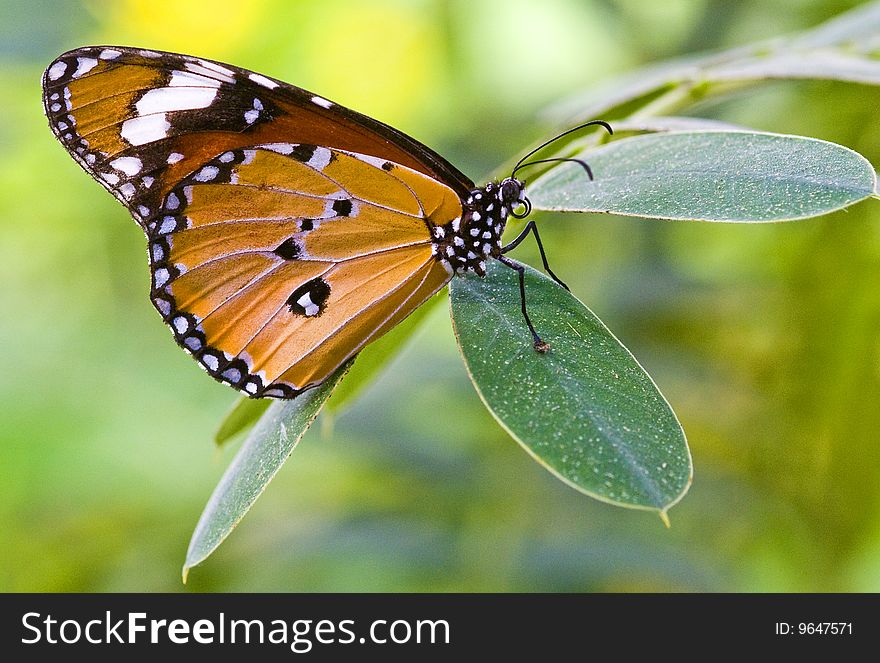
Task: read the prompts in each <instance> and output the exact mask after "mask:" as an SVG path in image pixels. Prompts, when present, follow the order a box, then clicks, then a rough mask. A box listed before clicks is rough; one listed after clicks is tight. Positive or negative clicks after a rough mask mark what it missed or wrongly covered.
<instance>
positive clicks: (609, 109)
mask: <svg viewBox="0 0 880 663" xmlns="http://www.w3.org/2000/svg"><path fill="white" fill-rule="evenodd" d="M878 31H880V3H876V2H875V3H871V4H869V5H865V6H862V7H857V8H856V9H853V10H852V11H849V12H846V13H844V14H841V15H839V16H836V17H834V18H832V19H831V20H829V21H826V22H825V23H822V24H820V25H818V26H817V27H815V28H813V29H811V30H807V31H805V32H802V33H799V34H796V35H793V36H790V37H782V38H776V39H771V40H767V41H762V42H757V43H754V44H749V45H746V46H738V47H736V48H733V49H729V50H726V51H720V52H714V53H696V54H693V55H687V56H684V57H680V58H675V59H672V60H667V61H665V62H660V63H656V64H651V65H649V66H646V67H643V68H641V69H639V70H636V71H634V72H627V73H625V74H623V75H621V76H617V77H614V78H612V79H610V80H605V81H601V82H600V83H599V84H598V85H595V86H593V87H591V88H589V89H587V90H583V91H580V92H577V93H575V94H573V95H572V96H571V97H569V98H568V99H565V100H563V101H561V102H557V103H555V104H553V105H552V106H551V107H549V108H547V109H546V111H545V112H544V115H545V117H547V118H548V119H549V120H551V121H554V122H560V123H565V124H576V123H577V122H579V121H583V120H590V119H594V118H602V119H606V120H609V119H616V118H619V117H626V116H627V115H630V114H631V113H633V112H634V111H636V110H637V109H638V107H653V106H655V105H657V106H659V110H660V111H661V113H662V114H667V115H668V114H670V113H674V112H677V111H679V110H680V109H681V108H685V107H687V106H688V105H690V104H691V103H692V102H693V101H696V100H698V99H700V98H701V97H703V96H705V95H707V94H718V93H725V92H729V91H731V89H736V88H738V87H741V86H742V85H743V84H748V83H751V82H754V81H756V80H765V79H785V78H793V79H804V78H806V79H816V80H840V81H851V82H858V83H867V84H872V85H877V84H880V77H878V74H880V72H878V68H880V63H878V62H877V60H876V58H872V57H870V56H872V55H873V54H874V53H876V50H877V33H878ZM817 49H822V50H821V51H817ZM863 56H864V57H863ZM731 84H734V85H733V86H731ZM667 95H668V97H669V98H668V99H667Z"/></svg>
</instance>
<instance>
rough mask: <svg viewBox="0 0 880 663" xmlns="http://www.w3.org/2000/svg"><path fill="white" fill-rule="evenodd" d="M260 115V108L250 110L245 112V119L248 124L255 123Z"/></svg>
mask: <svg viewBox="0 0 880 663" xmlns="http://www.w3.org/2000/svg"><path fill="white" fill-rule="evenodd" d="M258 117H260V111H258V110H249V111H247V112H246V113H245V114H244V121H245V122H247V123H248V124H253V123H254V122H256V121H257V118H258Z"/></svg>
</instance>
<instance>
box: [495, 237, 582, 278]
mask: <svg viewBox="0 0 880 663" xmlns="http://www.w3.org/2000/svg"><path fill="white" fill-rule="evenodd" d="M529 233H533V234H534V235H535V241H536V242H537V243H538V251H540V253H541V262H543V263H544V269H545V270H546V271H547V273H548V274H549V275H550V278H552V279H553V280H554V281H556V282H557V283H558V284H559V285H561V286H562V287H563V288H565V289H566V290H568V291H569V292H571V288H569V287H568V286H567V285H565V283H563V282H562V280H561V279H560V278H559V277H558V276H556V274H554V273H553V270H552V269H550V265H549V264H547V255H546V254H545V253H544V245H543V244H542V243H541V236H540V235H539V234H538V226H537V225H536V224H535V222H534V221H529V222H528V223H527V224H526V227H525V228H523V231H522V232H521V233H520V234H519V235H518V236H517V237H516V239H514V240H513V241H512V242H510V243H509V244H505V245H504V246H502V247H501V253H507V252H509V251H512V250H513V249H515V248H516V247H518V246H519V245H520V244H522V241H523V240H524V239H525V238H526V236H528V234H529Z"/></svg>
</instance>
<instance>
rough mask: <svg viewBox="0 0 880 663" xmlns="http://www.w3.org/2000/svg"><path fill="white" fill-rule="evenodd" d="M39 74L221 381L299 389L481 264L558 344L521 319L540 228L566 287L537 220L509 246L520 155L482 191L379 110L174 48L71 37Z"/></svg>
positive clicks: (71, 148) (266, 389)
mask: <svg viewBox="0 0 880 663" xmlns="http://www.w3.org/2000/svg"><path fill="white" fill-rule="evenodd" d="M42 84H43V103H44V107H45V112H46V115H47V117H48V118H49V125H50V127H51V129H52V131H53V132H54V134H55V136H56V137H57V138H58V140H59V141H60V142H61V144H62V145H63V146H64V147H65V149H66V150H67V151H68V153H69V154H70V155H71V156H72V157H73V158H74V160H75V161H76V162H77V163H78V164H79V165H80V166H82V167H83V168H84V169H85V170H86V171H87V172H88V173H89V174H90V175H91V176H92V177H94V178H95V179H96V180H97V181H98V182H99V183H100V184H101V185H102V186H104V187H105V188H106V189H107V190H108V191H110V193H112V194H113V195H114V196H115V197H116V198H117V199H118V200H119V201H120V202H121V203H122V204H123V205H125V207H126V208H127V209H128V211H129V212H130V213H131V215H132V216H133V218H134V220H135V221H136V222H137V223H138V224H139V225H140V226H141V228H142V229H143V231H144V233H145V234H146V237H147V242H148V256H149V264H150V274H151V282H150V299H151V301H152V303H153V305H154V306H155V308H156V309H157V310H158V311H159V313H160V314H161V316H162V318H163V320H164V321H165V323H166V324H167V325H168V326H169V328H170V329H171V332H172V333H173V335H174V338H175V340H176V341H177V343H178V344H179V345H180V346H181V347H182V348H183V349H184V350H186V351H187V352H188V353H189V354H191V355H192V356H193V357H194V358H195V359H196V361H197V362H198V363H199V364H200V365H201V366H202V368H204V369H205V370H206V371H207V372H208V374H210V375H211V376H212V377H214V378H215V379H217V380H219V381H221V382H223V383H226V384H228V385H231V386H232V387H234V388H236V389H238V390H239V391H241V392H243V393H244V394H246V395H248V396H251V397H255V398H260V397H268V398H293V397H295V396H296V395H297V394H299V393H301V392H302V391H304V390H306V389H309V388H312V387H315V386H317V385H320V384H321V383H322V382H324V381H325V380H326V379H327V378H329V377H330V376H331V375H332V374H333V373H334V372H335V371H336V370H337V369H338V368H339V367H340V366H341V365H343V364H344V363H345V362H346V361H347V360H349V359H350V358H351V357H353V356H354V355H356V354H357V353H358V352H359V351H360V350H361V349H362V348H363V347H364V346H365V345H367V344H368V343H370V342H371V341H373V340H375V339H377V338H379V337H380V336H382V334H384V333H385V332H387V331H388V330H389V329H391V328H392V327H394V326H395V325H396V324H398V323H399V322H400V321H401V320H403V319H404V318H405V317H406V316H408V315H409V314H410V313H412V312H413V311H414V310H415V309H416V308H417V307H418V306H420V305H421V304H423V303H424V302H425V301H427V300H428V299H429V298H430V297H431V296H432V295H433V294H434V293H436V292H437V291H438V290H440V289H441V288H442V287H443V286H445V285H446V284H447V283H448V282H449V280H450V279H451V278H453V276H455V275H457V274H463V273H467V272H473V273H476V274H478V275H480V276H484V275H485V274H486V261H487V260H489V259H497V260H500V261H501V262H503V263H504V264H505V265H507V266H509V267H512V268H513V269H516V270H517V271H518V272H519V274H520V293H521V295H522V312H523V315H524V317H525V321H526V323H527V326H528V328H529V330H530V332H531V335H532V339H533V343H534V346H535V348H536V349H537V350H539V351H546V350H547V349H548V346H547V344H546V343H544V341H543V340H542V339H541V338H540V337H539V335H538V334H537V332H536V331H535V328H534V326H533V325H532V322H531V320H530V319H529V317H528V313H527V310H526V306H525V287H524V281H523V270H524V268H523V266H522V265H520V264H519V263H517V262H515V261H513V260H510V259H509V258H507V257H506V256H505V255H504V254H505V253H507V252H508V251H509V250H511V249H512V248H514V247H516V246H517V245H518V244H519V243H520V242H522V240H523V239H524V238H525V237H526V235H527V234H528V232H533V233H534V235H535V238H536V240H537V242H538V245H539V247H540V249H541V256H542V260H543V262H544V266H545V268H546V269H547V271H548V273H549V274H550V275H551V276H552V277H553V278H554V279H556V280H557V281H558V282H559V283H560V284H562V282H561V281H559V280H558V279H557V278H556V276H555V275H554V274H553V273H552V271H550V269H549V266H548V265H547V260H546V257H545V256H544V252H543V247H541V242H540V237H539V236H538V233H537V227H536V226H535V225H534V223H533V222H530V223H529V225H528V226H527V227H526V229H525V230H524V231H523V232H522V234H521V235H520V236H519V237H517V238H516V239H515V240H514V241H513V242H510V244H508V245H506V246H503V245H502V243H501V236H502V233H503V232H504V229H505V226H506V222H507V219H508V217H509V216H511V215H512V216H515V217H517V218H523V217H525V216H526V215H527V214H528V212H529V211H530V210H531V205H530V203H529V202H528V198H527V197H526V196H525V185H524V183H523V181H521V180H519V179H517V178H516V177H515V175H516V171H517V169H518V168H520V167H525V166H526V165H531V164H524V163H523V161H524V159H525V158H524V159H523V160H520V162H519V163H518V164H517V167H516V168H514V171H513V172H512V173H511V176H510V177H508V178H506V179H504V180H502V181H501V182H490V183H488V184H486V185H485V186H483V187H477V186H476V185H475V184H474V183H473V182H472V181H471V180H470V179H469V178H468V177H467V176H466V175H464V174H463V173H461V172H460V171H459V170H458V169H456V168H455V167H454V166H453V165H451V164H450V163H449V162H448V161H447V160H446V159H444V158H443V157H442V156H440V155H439V154H437V153H436V152H434V151H432V150H431V149H429V148H428V147H426V146H425V145H423V144H421V143H420V142H418V141H416V140H415V139H413V138H410V137H409V136H407V135H405V134H404V133H402V132H400V131H398V130H396V129H394V128H392V127H390V126H388V125H386V124H383V123H381V122H378V121H377V120H374V119H371V118H369V117H367V116H365V115H362V114H360V113H357V112H355V111H352V110H349V109H347V108H344V107H343V106H340V105H339V104H336V103H334V102H332V101H330V100H328V99H325V98H324V97H320V96H318V95H315V94H313V93H311V92H307V91H306V90H303V89H301V88H298V87H295V86H293V85H289V84H287V83H284V82H282V81H279V80H276V79H273V78H269V77H267V76H263V75H262V74H258V73H255V72H252V71H248V70H245V69H241V68H239V67H234V66H231V65H227V64H221V63H219V62H214V61H211V60H206V59H202V58H196V57H190V56H186V55H179V54H174V53H166V52H159V51H152V50H146V49H138V48H128V47H120V46H89V47H84V48H78V49H75V50H72V51H69V52H67V53H64V54H63V55H61V56H60V57H58V58H57V59H56V60H55V61H54V62H52V64H51V65H49V67H48V68H47V69H46V71H45V73H44V75H43V81H42ZM587 124H601V125H603V126H604V127H605V128H606V129H607V130H608V131H610V130H611V128H610V127H609V126H608V125H607V124H606V123H604V122H601V121H594V122H592V123H587ZM582 126H587V125H582ZM579 128H581V127H576V128H575V129H579ZM571 131H574V129H572V130H569V131H568V132H564V133H563V134H560V136H562V135H565V134H567V133H570V132H571ZM557 138H558V137H557ZM554 140H555V139H554ZM549 142H550V141H548V143H549ZM545 145H546V143H545ZM536 151H537V149H536V150H533V151H532V152H530V153H529V155H527V157H528V156H531V155H532V154H534V153H535V152H536ZM567 160H570V159H567ZM541 161H547V160H541ZM575 161H578V163H580V164H581V165H582V166H584V167H585V169H586V171H587V173H588V174H589V175H590V178H592V173H591V172H590V170H589V166H587V165H586V164H585V163H583V162H582V161H579V160H575ZM531 163H539V161H534V162H531ZM562 285H564V284H562Z"/></svg>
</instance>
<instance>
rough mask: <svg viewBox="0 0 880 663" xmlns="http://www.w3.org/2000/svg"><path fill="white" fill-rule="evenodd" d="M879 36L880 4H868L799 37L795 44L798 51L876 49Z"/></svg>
mask: <svg viewBox="0 0 880 663" xmlns="http://www.w3.org/2000/svg"><path fill="white" fill-rule="evenodd" d="M878 34H880V2H869V3H866V4H863V5H860V6H858V7H855V8H854V9H851V10H850V11H848V12H844V13H843V14H840V15H838V16H835V17H834V18H831V19H829V20H827V21H825V22H824V23H822V24H820V25H818V26H816V27H815V28H813V29H811V30H807V31H806V32H803V33H801V34H800V35H796V36H795V37H794V38H793V39H792V44H793V45H794V46H796V47H799V48H828V47H830V46H841V47H845V48H848V49H853V48H854V47H855V48H858V49H859V50H871V49H876V48H877V35H878Z"/></svg>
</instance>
